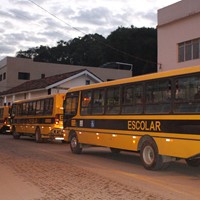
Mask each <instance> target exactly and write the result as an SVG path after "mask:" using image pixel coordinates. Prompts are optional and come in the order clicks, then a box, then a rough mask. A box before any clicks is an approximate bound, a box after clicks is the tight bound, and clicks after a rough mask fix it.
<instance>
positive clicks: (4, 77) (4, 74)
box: [3, 72, 6, 80]
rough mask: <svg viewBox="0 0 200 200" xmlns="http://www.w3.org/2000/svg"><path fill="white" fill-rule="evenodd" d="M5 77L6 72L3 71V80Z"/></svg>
mask: <svg viewBox="0 0 200 200" xmlns="http://www.w3.org/2000/svg"><path fill="white" fill-rule="evenodd" d="M5 79H6V72H4V73H3V80H5Z"/></svg>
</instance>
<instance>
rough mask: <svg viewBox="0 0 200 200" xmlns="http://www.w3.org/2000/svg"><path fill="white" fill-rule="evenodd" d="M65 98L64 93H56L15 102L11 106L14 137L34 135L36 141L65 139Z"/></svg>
mask: <svg viewBox="0 0 200 200" xmlns="http://www.w3.org/2000/svg"><path fill="white" fill-rule="evenodd" d="M63 99H64V94H55V95H48V96H43V97H39V98H34V99H27V100H20V101H16V102H14V103H13V104H12V107H11V123H12V134H13V137H14V139H19V138H20V137H21V136H32V137H35V140H36V142H42V141H44V140H45V139H57V140H63Z"/></svg>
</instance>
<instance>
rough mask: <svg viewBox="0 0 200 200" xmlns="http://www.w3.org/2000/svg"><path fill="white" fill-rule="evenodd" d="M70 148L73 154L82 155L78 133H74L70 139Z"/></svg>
mask: <svg viewBox="0 0 200 200" xmlns="http://www.w3.org/2000/svg"><path fill="white" fill-rule="evenodd" d="M70 148H71V151H72V153H75V154H80V153H81V152H82V148H81V144H80V143H79V141H78V137H77V135H76V133H73V134H72V135H71V138H70Z"/></svg>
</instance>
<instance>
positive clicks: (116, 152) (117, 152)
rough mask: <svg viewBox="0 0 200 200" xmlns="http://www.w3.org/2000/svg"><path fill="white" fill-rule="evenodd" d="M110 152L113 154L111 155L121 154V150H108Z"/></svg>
mask: <svg viewBox="0 0 200 200" xmlns="http://www.w3.org/2000/svg"><path fill="white" fill-rule="evenodd" d="M110 151H111V152H112V153H113V154H119V153H120V152H121V149H116V148H112V147H111V148H110Z"/></svg>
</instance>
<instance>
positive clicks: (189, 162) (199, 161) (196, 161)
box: [185, 158, 200, 167]
mask: <svg viewBox="0 0 200 200" xmlns="http://www.w3.org/2000/svg"><path fill="white" fill-rule="evenodd" d="M185 161H186V163H187V165H188V166H190V167H199V166H200V158H198V159H186V160H185Z"/></svg>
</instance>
